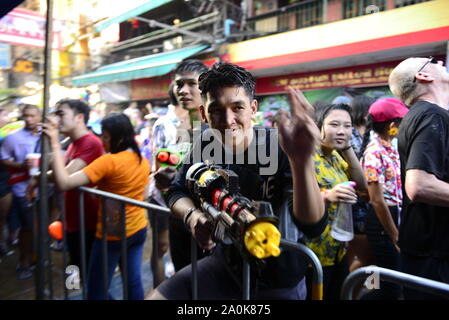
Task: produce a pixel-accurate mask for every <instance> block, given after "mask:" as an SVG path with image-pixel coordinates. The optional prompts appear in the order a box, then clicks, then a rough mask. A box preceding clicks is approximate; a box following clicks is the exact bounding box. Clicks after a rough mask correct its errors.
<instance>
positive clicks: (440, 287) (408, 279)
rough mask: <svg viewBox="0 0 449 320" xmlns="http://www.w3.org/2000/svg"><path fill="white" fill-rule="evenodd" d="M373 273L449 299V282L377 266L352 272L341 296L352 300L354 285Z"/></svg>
mask: <svg viewBox="0 0 449 320" xmlns="http://www.w3.org/2000/svg"><path fill="white" fill-rule="evenodd" d="M372 275H375V276H378V277H379V281H380V280H383V281H387V282H392V283H397V284H400V285H402V286H405V287H408V288H413V289H415V290H419V291H423V292H427V293H429V294H434V295H439V296H441V297H444V298H446V299H449V284H446V283H442V282H438V281H434V280H430V279H426V278H422V277H417V276H414V275H411V274H407V273H403V272H399V271H395V270H390V269H385V268H381V267H377V266H368V267H362V268H359V269H357V270H355V271H353V272H351V273H350V274H349V275H348V276H347V277H346V279H345V281H344V283H343V286H342V290H341V298H342V299H343V300H352V293H353V290H354V287H355V286H356V285H357V284H359V283H360V282H361V281H362V280H365V279H366V278H367V277H369V276H372Z"/></svg>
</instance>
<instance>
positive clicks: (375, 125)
mask: <svg viewBox="0 0 449 320" xmlns="http://www.w3.org/2000/svg"><path fill="white" fill-rule="evenodd" d="M401 121H402V119H401V118H396V119H393V120H388V121H382V122H374V119H373V117H372V116H371V115H370V114H368V121H367V123H366V131H365V134H364V135H363V142H362V146H361V147H360V154H358V156H359V157H361V156H363V153H364V152H365V149H366V147H367V146H368V143H369V142H370V137H371V131H374V132H375V133H377V134H382V133H385V132H386V131H387V129H388V127H389V126H390V124H391V123H395V124H396V125H397V126H399V125H400V124H401Z"/></svg>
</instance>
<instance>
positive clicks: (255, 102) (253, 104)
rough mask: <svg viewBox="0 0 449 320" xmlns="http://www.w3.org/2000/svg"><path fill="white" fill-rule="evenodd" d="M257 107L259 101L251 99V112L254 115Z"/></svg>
mask: <svg viewBox="0 0 449 320" xmlns="http://www.w3.org/2000/svg"><path fill="white" fill-rule="evenodd" d="M258 109H259V103H258V102H257V100H256V99H253V101H251V111H252V114H253V115H255V114H256V112H257V110H258Z"/></svg>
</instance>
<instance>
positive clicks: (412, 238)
mask: <svg viewBox="0 0 449 320" xmlns="http://www.w3.org/2000/svg"><path fill="white" fill-rule="evenodd" d="M388 83H389V85H390V89H391V92H393V94H394V95H395V96H396V97H398V98H399V99H401V100H402V101H403V102H404V103H405V104H406V105H407V106H410V111H409V112H408V113H407V115H406V116H405V117H404V119H403V120H402V123H401V129H400V130H399V135H398V140H399V155H400V158H401V174H402V181H404V186H403V194H404V203H403V210H402V214H401V224H400V228H399V242H398V245H399V247H400V248H401V260H402V261H401V262H402V271H403V272H406V273H409V274H413V275H416V276H419V277H424V278H427V279H432V280H436V281H440V282H444V283H448V284H449V232H448V230H449V215H448V212H449V209H448V207H449V112H448V106H449V72H448V70H447V69H446V66H444V64H443V61H438V60H437V59H435V58H433V57H429V58H409V59H406V60H404V61H402V62H401V63H400V64H399V65H398V66H396V67H395V68H394V69H393V71H392V72H391V74H390V76H389V79H388ZM404 298H405V299H420V300H422V299H441V297H440V296H437V295H430V294H428V293H424V292H421V291H418V290H413V288H404Z"/></svg>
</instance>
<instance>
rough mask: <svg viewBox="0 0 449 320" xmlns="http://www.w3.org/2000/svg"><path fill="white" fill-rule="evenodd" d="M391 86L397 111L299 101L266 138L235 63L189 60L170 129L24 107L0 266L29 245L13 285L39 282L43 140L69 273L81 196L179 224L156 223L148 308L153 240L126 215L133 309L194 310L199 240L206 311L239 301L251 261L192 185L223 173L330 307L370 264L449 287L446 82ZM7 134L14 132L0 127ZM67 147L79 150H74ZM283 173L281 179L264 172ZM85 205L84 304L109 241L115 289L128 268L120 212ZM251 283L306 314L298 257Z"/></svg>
mask: <svg viewBox="0 0 449 320" xmlns="http://www.w3.org/2000/svg"><path fill="white" fill-rule="evenodd" d="M389 86H390V89H391V91H392V93H393V94H394V96H395V97H396V98H393V97H387V98H380V99H375V98H371V97H367V96H363V95H360V96H356V97H354V98H351V99H349V98H348V97H345V99H339V100H338V101H337V100H336V101H333V102H332V103H330V102H329V103H327V102H323V101H320V102H317V103H314V104H313V105H312V104H310V103H309V102H308V101H307V99H306V98H305V96H304V95H303V94H302V92H300V91H296V90H293V89H291V88H289V89H288V96H289V101H290V112H287V111H285V110H282V109H280V110H279V111H278V112H277V114H276V115H275V116H274V117H273V119H272V124H273V125H272V127H270V128H269V127H262V126H257V125H255V124H254V119H255V115H256V112H257V109H258V103H257V100H256V99H255V80H254V78H253V76H252V75H251V73H249V72H248V71H247V70H245V69H243V68H241V67H239V66H236V65H233V64H229V63H217V64H215V65H213V66H212V67H210V68H208V67H206V66H205V65H204V64H202V63H201V62H200V61H198V60H191V59H190V60H185V61H183V62H181V63H179V64H178V66H177V68H176V69H175V72H174V77H173V81H172V85H171V86H170V88H169V92H168V95H169V97H170V104H169V106H168V112H167V114H165V115H158V114H156V113H154V112H152V110H147V112H145V113H141V112H139V111H138V109H137V108H135V107H133V108H128V109H127V110H125V111H124V112H122V113H111V114H109V115H107V116H106V117H105V118H104V119H102V121H101V133H99V132H95V131H93V130H92V128H89V126H88V122H89V114H90V108H89V106H88V105H87V104H86V103H85V102H82V101H79V100H62V101H60V102H58V104H57V105H56V107H55V112H54V113H53V114H51V115H50V116H49V117H48V119H46V121H42V119H41V114H40V110H39V108H37V107H36V106H32V105H26V106H24V107H23V109H22V119H23V120H24V122H25V126H24V128H23V129H20V130H18V131H16V132H15V133H13V134H10V135H8V136H7V137H6V138H5V139H4V140H3V141H2V142H1V143H2V145H1V149H0V150H1V156H0V164H1V165H2V166H1V167H0V178H1V188H0V228H1V229H2V230H1V231H2V232H0V254H2V255H7V254H8V252H9V250H10V248H13V247H14V246H16V245H17V244H16V242H18V245H19V253H20V255H19V264H18V266H17V275H18V277H19V278H21V279H26V278H29V277H32V275H33V268H34V261H33V250H32V249H33V246H32V232H33V225H34V223H35V221H33V220H34V219H35V217H33V211H32V210H31V207H32V204H33V203H34V202H35V201H36V199H38V192H37V189H36V187H37V185H38V181H39V176H32V177H30V176H29V175H28V169H29V168H30V165H31V164H30V160H29V159H28V158H27V155H28V154H30V153H39V152H40V151H39V150H40V149H39V148H40V141H41V137H42V135H46V136H47V137H48V138H49V141H50V145H51V150H52V153H51V170H50V171H49V172H47V173H46V174H47V179H48V181H49V183H50V186H53V187H51V188H50V190H51V195H52V197H51V199H52V200H51V201H52V203H53V206H52V207H55V208H56V209H58V208H61V206H62V205H61V201H59V200H60V199H61V197H62V196H63V197H64V200H65V201H64V206H65V207H64V211H65V215H66V219H65V221H66V223H65V229H66V231H67V244H68V248H67V249H68V251H69V255H70V264H73V265H77V266H80V265H81V258H80V252H81V249H80V246H79V243H80V241H79V237H80V225H79V217H78V212H79V207H78V206H79V204H78V203H79V202H78V198H79V193H78V191H77V189H76V188H77V187H79V186H83V185H87V186H92V187H93V186H96V187H97V188H98V189H100V190H104V191H107V192H111V193H114V194H118V195H121V196H125V197H129V198H132V199H136V200H145V201H148V202H150V203H153V204H156V205H159V206H163V207H168V208H169V209H170V210H171V215H156V216H155V217H154V218H155V219H157V224H156V225H157V226H158V227H157V230H153V232H157V234H158V239H159V241H158V246H159V247H158V249H157V254H156V255H155V258H154V260H153V261H152V264H151V266H152V269H153V272H154V275H155V277H154V279H155V282H154V290H151V291H150V292H149V293H147V295H145V292H144V289H143V286H142V277H141V267H140V266H141V264H142V256H143V250H144V243H145V239H146V234H147V229H148V228H151V227H152V225H151V224H149V221H150V220H149V218H150V217H148V216H147V215H146V213H145V211H144V210H143V209H141V208H138V207H135V206H131V205H126V206H125V212H126V243H127V257H126V259H127V261H128V269H127V270H128V277H127V279H128V288H129V299H136V300H139V299H144V298H146V299H192V282H191V276H192V271H191V265H190V263H191V258H192V257H191V251H190V250H191V247H190V239H191V237H192V236H193V237H194V238H195V239H196V242H197V246H198V248H197V249H198V250H196V251H197V253H198V254H197V259H199V261H198V266H197V274H198V295H199V298H200V299H240V298H241V297H242V277H243V274H242V259H243V258H244V257H245V255H243V254H242V252H241V249H239V247H238V246H236V245H234V244H230V243H227V242H220V241H216V238H214V237H213V227H214V225H213V221H212V220H211V218H210V217H209V216H208V215H207V214H205V212H204V211H203V210H202V209H201V207H200V205H199V202H198V198H197V197H196V195H195V194H192V193H191V192H192V190H190V189H189V188H188V187H187V186H186V176H187V174H188V171H189V169H190V168H191V167H192V165H194V164H195V163H198V162H208V161H212V160H213V162H214V164H215V165H219V166H221V167H223V168H224V169H227V170H231V171H233V172H234V173H236V174H237V176H238V178H239V180H238V181H239V187H240V188H239V189H240V193H241V195H242V196H244V197H246V198H248V199H251V200H255V201H266V202H268V203H270V204H271V206H272V209H273V213H274V215H275V216H277V217H278V218H279V221H280V225H279V230H281V231H282V230H286V229H289V230H294V231H295V232H293V233H290V234H289V235H288V240H291V241H294V242H298V243H302V244H305V245H306V246H307V247H309V248H310V249H311V250H312V251H313V252H314V253H315V254H316V255H317V257H318V259H319V261H320V263H321V265H322V267H323V275H324V283H323V287H324V299H325V300H338V299H340V294H341V289H342V285H343V282H344V280H345V279H346V277H347V276H348V274H349V273H350V272H351V271H353V270H355V269H357V268H360V267H362V266H369V265H377V266H379V267H383V268H387V269H391V270H396V271H402V272H405V273H409V274H413V275H417V276H420V277H424V278H427V279H432V280H436V281H440V282H445V283H449V236H448V233H447V228H448V227H449V217H448V215H447V207H448V206H449V203H448V199H449V184H448V183H449V140H448V139H449V132H448V131H449V114H448V110H447V109H448V107H449V73H448V72H447V70H446V68H445V67H444V66H443V63H442V62H440V61H437V60H436V59H434V58H432V57H431V58H409V59H406V60H404V61H403V62H401V63H400V64H399V65H398V66H397V67H396V68H394V70H393V71H392V73H391V75H390V77H389ZM3 114H4V112H3V110H0V115H3ZM0 121H2V122H1V123H0V125H1V126H3V125H5V124H6V121H5V120H4V119H3V117H2V118H1V119H0ZM40 128H41V129H40ZM97 131H98V130H97ZM62 137H69V138H70V144H69V145H68V146H64V144H63V143H62V142H61V140H62V139H61V138H62ZM217 146H218V148H216V147H217ZM261 148H264V149H263V150H265V151H267V150H268V151H267V153H266V157H267V158H268V159H269V161H268V164H267V162H266V159H267V158H264V159H261V158H259V157H258V156H257V155H259V154H260V152H259V149H261ZM160 150H165V151H168V152H171V153H173V154H176V155H180V156H181V159H178V160H181V161H182V164H181V165H179V164H176V165H174V164H171V165H167V164H166V163H164V161H163V160H161V159H162V158H160V157H158V154H159V151H160ZM210 150H215V151H214V152H212V153H210V152H209V153H207V152H206V151H210ZM254 152H255V153H256V154H252V153H254ZM237 158H238V159H239V160H242V159H243V160H242V161H237V160H236V159H237ZM229 159H231V160H232V161H229ZM273 164H275V165H274V167H275V170H274V171H273V170H271V171H270V170H267V169H269V168H268V166H270V168H271V165H273ZM84 197H85V199H84V206H85V208H84V209H85V214H86V224H85V228H84V230H85V235H86V253H87V270H86V271H87V288H86V289H87V293H88V298H89V299H103V298H104V297H105V296H106V295H107V293H105V292H103V284H102V279H103V277H102V276H101V272H102V270H103V268H102V267H103V266H102V259H101V238H102V237H103V236H107V242H108V246H107V256H108V260H107V261H108V265H107V270H108V281H109V282H108V285H110V283H111V279H112V277H113V274H114V271H115V269H116V267H117V265H119V261H120V258H121V250H120V241H119V240H120V237H121V234H120V214H121V210H120V204H119V203H117V202H115V201H111V200H107V201H104V202H99V200H98V199H96V198H94V197H92V196H91V195H89V194H87V193H84ZM102 206H104V207H105V208H102ZM343 207H344V208H348V207H349V208H351V210H349V211H346V214H349V215H351V221H352V226H351V229H352V230H353V232H352V233H353V234H352V235H351V237H350V238H349V240H342V239H341V238H339V237H337V236H335V234H334V229H333V228H334V223H335V220H336V217H337V215H338V214H340V213H339V212H340V210H343V209H342V208H343ZM102 212H105V214H106V215H107V217H106V221H107V223H106V224H107V225H103V222H102V221H103V219H102ZM348 212H349V213H348ZM54 218H55V219H58V217H57V215H56V216H55V217H54ZM3 229H5V230H3ZM6 229H7V230H8V232H6ZM3 231H5V232H3ZM282 236H283V237H287V235H286V234H282ZM16 239H17V240H16ZM168 252H169V254H170V257H171V260H172V261H173V264H174V275H173V276H170V277H168V276H167V272H166V270H165V264H164V256H165V255H166V254H167V253H168ZM251 270H252V272H251V290H250V295H251V298H253V299H289V300H305V299H311V292H312V282H311V280H312V274H313V272H312V269H311V268H310V266H308V264H307V261H306V260H305V258H304V257H303V256H302V255H300V254H297V253H295V252H293V251H289V250H282V251H281V254H280V256H279V257H270V258H266V259H264V263H257V264H251ZM356 293H361V294H360V297H362V299H369V300H398V299H435V298H437V296H432V295H430V294H427V293H423V292H421V291H419V290H416V288H407V287H401V286H400V285H398V284H395V283H389V282H384V281H381V283H380V288H376V289H374V290H367V289H366V288H362V287H361V288H357V292H356ZM109 297H110V298H111V299H112V298H113V297H111V296H109Z"/></svg>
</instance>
